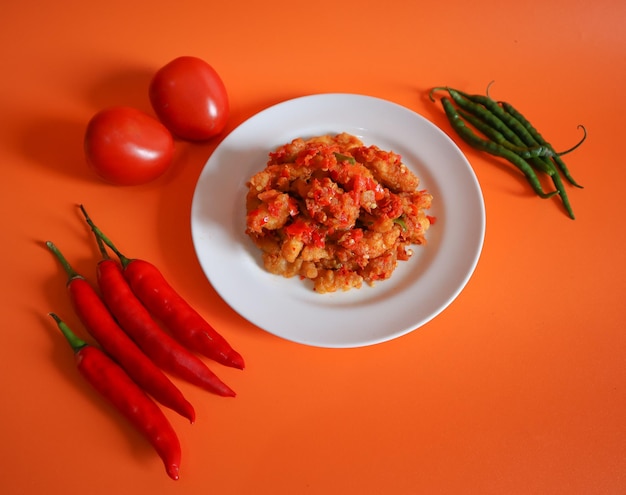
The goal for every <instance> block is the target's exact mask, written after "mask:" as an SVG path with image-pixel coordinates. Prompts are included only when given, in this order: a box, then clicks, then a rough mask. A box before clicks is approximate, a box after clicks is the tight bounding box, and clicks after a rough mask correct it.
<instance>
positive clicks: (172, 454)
mask: <svg viewBox="0 0 626 495" xmlns="http://www.w3.org/2000/svg"><path fill="white" fill-rule="evenodd" d="M80 208H81V211H82V212H83V214H84V216H85V219H86V221H87V223H88V224H89V226H90V227H91V230H92V231H93V233H94V234H95V237H96V240H97V242H98V246H99V248H100V252H101V253H102V259H101V260H100V261H99V263H98V266H97V281H98V284H97V285H98V288H99V291H98V290H97V289H96V288H95V287H94V286H93V285H92V284H91V283H90V282H89V281H88V280H87V279H86V278H85V277H83V276H82V275H80V274H79V273H77V272H76V271H74V269H73V268H72V266H71V265H70V264H69V262H68V261H67V259H66V258H65V257H64V256H63V254H62V253H61V252H60V251H59V249H58V248H57V247H56V246H55V245H54V244H53V243H52V242H49V241H48V242H47V243H46V245H47V247H48V248H49V249H50V250H51V251H52V252H53V253H54V255H55V256H56V258H57V259H58V260H59V261H60V263H61V264H62V266H63V268H64V269H65V272H66V273H67V275H68V281H67V289H68V292H69V296H70V301H71V304H72V307H73V308H74V311H75V312H76V315H77V316H78V318H79V320H80V321H81V322H82V323H83V325H84V326H85V328H86V329H87V331H88V332H89V334H90V335H91V337H92V338H93V339H94V340H95V341H96V343H95V344H94V345H92V344H88V343H87V342H85V341H84V340H82V339H80V338H79V337H77V336H76V334H74V333H73V332H72V330H71V329H70V328H69V327H68V326H67V325H66V324H65V323H64V322H63V321H62V320H61V318H60V317H59V316H57V315H56V314H55V313H50V315H51V316H52V318H54V320H55V321H56V322H57V325H58V327H59V328H60V329H61V331H62V332H63V334H64V335H65V337H66V338H67V340H68V342H69V344H70V346H71V347H72V348H73V350H74V354H75V358H76V365H77V368H78V370H79V372H80V373H81V374H82V375H83V376H84V377H85V378H86V380H87V381H88V382H89V383H90V384H91V385H92V386H93V387H94V388H95V389H96V390H97V391H98V392H99V393H100V394H101V395H102V396H103V397H105V398H106V399H107V400H109V401H110V402H111V403H112V404H113V405H114V406H115V407H116V408H117V409H118V410H119V411H120V413H121V414H122V415H123V416H125V417H126V418H127V419H128V420H129V421H130V423H131V424H132V425H133V426H134V427H135V428H136V429H137V430H138V431H139V432H140V433H142V434H143V435H144V436H145V437H146V439H147V440H148V441H149V442H150V443H151V444H152V446H153V447H154V448H155V450H156V452H157V453H158V454H159V456H160V457H161V459H162V460H163V463H164V465H165V469H166V471H167V474H168V475H169V476H170V477H171V478H172V479H175V480H176V479H178V477H179V469H180V459H181V446H180V442H179V439H178V436H177V435H176V432H175V431H174V429H173V427H172V425H171V423H170V422H169V421H168V419H167V417H166V416H165V414H164V413H163V411H162V410H161V409H160V408H159V406H158V405H157V403H159V404H161V405H162V406H165V407H167V408H170V409H172V410H173V411H175V412H177V413H178V414H180V415H182V416H183V417H185V418H187V419H188V420H189V421H190V422H192V423H193V422H194V421H195V411H194V408H193V406H192V404H191V403H190V402H189V401H187V399H185V397H184V396H183V394H182V392H181V391H180V390H179V388H178V387H177V386H176V385H175V384H174V383H173V382H172V381H171V380H170V378H169V377H168V376H167V374H171V375H173V376H176V377H178V378H180V379H182V380H185V381H187V382H189V383H192V384H194V385H196V386H198V387H201V388H203V389H205V390H207V391H209V392H211V393H215V394H217V395H220V396H223V397H234V396H235V392H234V391H233V390H232V389H231V388H230V387H228V385H226V384H225V383H224V382H222V381H221V380H220V379H219V378H218V377H217V376H216V375H215V374H214V373H213V372H212V371H211V370H210V369H209V367H208V366H207V365H206V364H205V362H204V361H203V360H202V359H201V358H200V357H199V356H198V355H202V356H205V357H207V358H210V359H212V360H214V361H216V362H218V363H220V364H222V365H225V366H230V367H233V368H238V369H243V368H244V360H243V358H242V357H241V355H240V354H239V353H238V352H237V351H235V350H234V349H233V348H232V347H231V346H230V344H229V343H228V342H227V341H226V340H225V339H224V337H222V336H221V335H220V334H219V333H218V332H217V331H216V330H215V329H214V328H213V327H212V326H211V325H210V324H209V323H208V322H207V321H206V320H205V319H204V318H203V317H202V316H201V315H200V314H199V313H198V312H197V311H196V310H195V309H194V308H192V307H191V306H190V305H189V303H187V301H185V300H184V299H183V298H182V297H181V296H180V294H178V293H177V292H176V291H175V290H174V289H173V288H172V286H171V285H170V284H169V283H168V282H167V281H166V279H165V278H164V277H163V275H162V273H161V272H160V271H159V270H158V268H157V267H156V266H154V265H153V264H151V263H149V262H147V261H144V260H140V259H131V258H127V257H126V256H124V255H123V254H122V253H121V252H120V251H119V250H118V249H117V248H116V246H115V245H114V244H113V243H112V242H111V240H110V239H109V238H108V237H106V236H105V235H104V234H103V233H102V231H101V230H100V229H99V228H98V227H97V226H96V225H95V224H94V223H93V222H92V220H91V218H90V217H89V215H88V214H87V212H86V211H85V209H84V207H83V206H82V205H81V207H80ZM106 247H109V248H110V249H111V250H112V251H113V252H114V253H115V254H116V256H117V258H118V260H114V259H112V258H110V257H109V256H108V252H107V249H106ZM166 373H167V374H166Z"/></svg>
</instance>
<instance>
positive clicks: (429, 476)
mask: <svg viewBox="0 0 626 495" xmlns="http://www.w3.org/2000/svg"><path fill="white" fill-rule="evenodd" d="M227 3H230V5H227ZM155 4H156V5H155ZM368 4H372V5H373V6H368ZM624 19H626V3H624V2H623V1H621V0H600V1H597V2H583V1H581V0H548V1H545V0H529V1H526V2H523V3H520V2H500V1H498V2H496V1H493V2H490V1H488V0H477V1H475V2H466V1H460V0H448V1H446V2H416V1H414V0H405V1H393V0H392V1H390V2H379V3H378V4H376V5H374V4H373V2H357V1H351V0H347V1H344V2H336V1H332V2H331V1H328V0H321V1H318V2H294V1H266V2H252V1H249V2H242V1H237V0H233V1H231V2H207V1H193V0H181V1H180V2H177V3H172V2H148V1H137V2H128V1H127V0H123V1H122V0H110V1H107V2H84V1H70V0H57V1H54V2H53V1H50V0H38V1H33V0H23V1H20V2H17V1H12V2H5V5H4V7H3V9H2V16H1V17H0V40H1V43H0V50H1V56H0V60H2V76H1V77H0V108H1V117H0V126H1V130H0V136H1V141H0V142H1V148H0V163H1V170H2V172H1V173H2V176H1V179H2V186H3V192H2V195H1V196H0V198H1V199H0V201H1V202H2V205H1V209H0V211H1V212H2V213H1V218H2V225H1V227H2V239H3V243H2V255H3V256H2V264H3V268H2V270H3V277H2V282H1V284H2V285H1V291H2V292H1V296H2V297H1V298H0V301H1V305H2V312H1V315H2V318H3V325H2V333H1V335H2V337H1V338H2V342H1V344H0V362H1V363H2V374H1V376H2V377H1V378H0V380H1V388H0V389H1V390H2V408H1V410H2V418H1V419H2V421H1V423H0V424H1V436H0V438H1V441H0V492H2V493H5V494H12V495H13V494H36V493H50V492H52V491H57V490H58V491H59V492H60V491H61V490H62V491H63V492H64V493H68V494H74V493H76V494H78V493H89V494H91V495H97V494H107V495H109V494H113V493H115V494H126V493H128V494H134V495H140V494H151V495H154V494H168V493H177V494H201V493H202V494H207V493H210V494H216V495H218V494H219V495H231V494H233V495H234V494H272V495H292V494H311V495H313V494H315V495H321V494H324V495H329V494H339V493H341V494H345V493H354V494H363V495H370V494H401V495H412V494H455V495H458V494H466V493H468V494H509V495H513V494H514V495H517V494H568V495H572V494H585V495H588V494H603V495H604V494H619V493H626V421H625V418H626V385H625V383H626V352H625V351H626V333H625V332H624V323H625V321H624V320H625V316H626V311H625V310H624V306H623V302H624V289H625V287H626V283H625V282H624V275H626V273H625V268H626V262H625V261H624V254H623V247H624V244H625V241H626V237H625V231H624V224H623V218H624V213H626V211H625V207H626V200H625V199H624V197H625V196H624V194H623V187H624V183H626V165H625V164H624V153H623V151H622V149H621V148H622V142H623V131H624V129H625V128H624V115H625V113H626V103H625V100H624V98H623V90H624V88H625V87H626V31H625V30H624V26H623V21H624ZM179 55H196V56H199V57H202V58H204V59H205V60H207V61H208V62H209V63H210V64H211V65H213V67H214V68H215V69H216V70H217V71H218V72H219V73H220V74H221V76H222V78H223V80H224V82H225V83H226V85H227V87H228V91H229V94H230V98H231V104H232V113H231V116H230V120H229V124H228V129H227V131H226V132H228V131H230V130H232V129H234V128H235V127H236V126H237V125H238V124H240V123H242V122H243V121H245V120H246V119H247V118H249V117H251V116H252V115H254V114H255V113H257V112H259V111H260V110H262V109H264V108H266V107H267V106H269V105H272V104H275V103H278V102H280V101H283V100H285V99H288V98H292V97H296V96H302V95H307V94H313V93H324V92H350V93H359V94H367V95H372V96H377V97H381V98H384V99H387V100H390V101H393V102H396V103H399V104H401V105H404V106H406V107H408V108H410V109H413V110H415V111H416V112H418V113H420V114H421V115H424V116H425V117H426V118H428V119H430V120H431V121H433V122H434V123H435V124H437V125H439V126H440V127H441V128H442V129H444V130H445V131H446V132H449V127H448V126H447V123H446V121H445V119H444V117H443V114H442V111H441V107H440V106H439V105H435V104H433V103H431V102H430V101H428V99H427V98H426V92H427V90H428V89H429V88H430V87H432V86H437V85H450V86H454V87H457V88H459V89H464V90H466V91H469V92H477V93H480V92H484V89H485V87H486V85H487V84H488V83H489V82H490V81H492V80H494V81H495V82H496V83H495V85H494V86H493V87H492V94H493V95H494V96H495V97H497V98H499V99H506V100H508V101H510V102H512V103H514V104H515V105H516V106H517V107H518V108H520V109H521V110H522V111H523V112H524V113H525V114H526V115H527V116H529V117H530V118H531V120H533V122H534V123H535V124H536V126H537V127H538V128H539V129H540V130H541V131H542V132H543V134H544V135H545V136H547V137H549V138H550V140H551V141H552V142H553V144H555V145H556V147H557V148H564V147H568V146H569V145H571V144H572V143H573V142H575V140H577V139H578V138H579V137H580V131H578V130H577V129H576V126H577V125H578V124H584V125H585V126H586V128H587V129H588V132H589V137H588V139H587V142H586V143H584V145H583V146H582V147H581V148H579V149H578V150H577V151H575V152H574V153H572V154H571V155H568V157H567V163H568V164H569V167H570V169H571V171H572V173H573V174H574V176H575V177H576V178H577V179H578V180H579V181H580V182H581V183H582V184H583V185H584V186H585V188H584V189H583V190H577V189H574V188H569V189H568V191H569V192H570V198H571V201H572V204H573V207H574V210H575V212H576V214H577V219H576V220H575V221H572V220H570V219H568V218H567V216H566V215H565V213H564V211H563V210H562V208H561V205H560V203H559V201H558V200H547V201H544V200H541V199H539V198H537V197H536V196H534V195H533V193H532V192H530V189H529V188H528V186H527V185H526V183H525V182H524V180H523V179H520V177H519V175H518V174H517V173H516V172H515V171H514V170H512V169H511V167H510V166H508V165H507V164H505V163H502V162H500V161H498V160H493V159H490V158H486V157H485V156H483V155H480V154H479V153H476V152H475V151H473V150H471V149H469V148H468V147H467V146H466V145H464V144H463V143H460V142H459V140H458V139H457V138H456V136H453V138H454V139H455V140H456V141H457V143H459V145H460V147H461V149H462V150H463V151H464V152H465V153H466V156H467V157H468V159H469V160H470V162H471V164H472V166H473V168H474V170H475V172H476V174H477V176H478V179H479V181H480V184H481V187H482V189H483V193H484V198H485V204H486V210H487V231H486V232H487V233H486V238H485V245H484V250H483V253H482V257H481V259H480V262H479V264H478V266H477V269H476V272H475V274H474V276H473V277H472V278H471V280H470V282H469V283H468V285H467V287H466V288H465V290H464V291H463V292H462V293H461V295H460V296H459V297H458V298H457V299H456V300H455V301H454V303H453V304H452V305H451V306H449V308H448V309H447V310H446V311H444V312H443V313H442V314H441V315H439V316H438V317H437V318H435V319H434V320H433V321H431V322H430V323H428V324H427V325H425V326H423V327H422V328H420V329H419V330H418V331H415V332H412V333H410V334H408V335H406V336H404V337H402V338H399V339H397V340H394V341H391V342H388V343H384V344H379V345H375V346H371V347H365V348H357V349H345V350H331V349H319V348H312V347H307V346H303V345H298V344H294V343H291V342H287V341H284V340H281V339H278V338H276V337H274V336H272V335H270V334H268V333H266V332H264V331H261V330H259V329H258V328H256V327H255V326H253V325H252V324H250V323H248V322H247V321H245V320H243V319H242V318H241V317H239V316H238V315H237V314H235V313H234V311H232V310H231V309H230V308H229V307H228V306H227V305H226V304H225V303H224V302H223V301H222V300H221V299H220V297H219V296H218V295H217V294H216V292H215V291H214V290H213V288H212V287H211V285H210V283H209V282H208V281H207V280H206V278H205V277H204V275H203V273H202V271H201V270H200V267H199V265H198V262H197V260H196V257H195V254H194V250H193V246H192V243H191V234H190V228H189V220H190V203H191V198H192V194H193V190H194V186H195V183H196V180H197V178H198V175H199V174H200V171H201V170H202V167H203V165H204V163H205V161H206V160H207V158H208V157H209V156H210V154H211V152H212V150H214V148H215V146H216V145H217V144H218V142H219V139H215V140H213V141H211V142H208V143H204V144H188V143H184V142H178V143H177V156H176V162H175V165H174V166H173V168H172V169H171V171H169V172H168V173H167V175H166V176H164V177H162V178H161V179H159V180H157V181H156V182H154V183H151V184H148V185H145V186H140V187H129V188H123V187H115V186H111V185H107V184H104V183H102V182H100V181H99V180H98V179H96V178H95V177H94V176H93V175H92V174H91V173H90V171H89V170H88V169H87V168H86V166H85V164H84V157H83V152H82V138H83V133H84V129H85V126H86V123H87V121H88V120H89V118H90V117H91V116H92V115H93V114H94V113H95V112H96V111H98V110H100V109H101V108H103V107H105V106H109V105H114V104H128V105H132V106H135V107H138V108H140V109H143V110H146V111H148V112H150V111H151V109H150V106H149V102H148V98H147V85H148V82H149V80H150V77H151V75H152V74H153V73H154V71H156V70H157V69H158V68H159V67H160V66H161V65H163V64H165V63H167V62H168V61H169V60H171V59H173V58H175V57H177V56H179ZM222 137H223V136H222ZM233 166H236V164H234V165H233ZM81 202H82V203H85V205H86V206H87V207H88V210H89V211H90V213H91V214H92V216H93V217H94V219H95V220H97V223H99V224H100V226H102V227H103V228H106V230H107V232H108V233H109V234H110V235H111V237H113V238H114V239H115V240H117V242H118V244H121V246H120V247H122V248H123V250H124V251H125V252H126V253H127V254H131V255H133V256H138V257H142V258H144V259H149V260H151V261H153V262H154V263H156V264H157V265H158V266H159V267H161V269H162V270H163V272H164V273H165V274H166V276H167V277H168V278H169V279H170V281H171V282H172V283H173V285H174V286H175V287H177V288H178V289H179V290H180V292H182V293H183V294H184V295H185V297H186V298H187V299H188V300H189V301H190V302H191V303H192V304H193V305H195V306H196V307H197V308H198V309H199V310H200V311H201V312H202V313H203V314H204V315H205V316H206V317H207V319H209V320H210V321H211V322H212V323H213V324H214V325H215V326H216V327H217V328H218V329H219V330H220V331H221V332H222V333H223V334H224V335H225V336H227V338H228V339H229V340H230V341H231V342H232V343H233V344H234V345H235V346H236V347H237V348H238V349H239V350H240V351H241V352H242V353H243V354H244V356H245V358H246V360H247V368H246V370H245V371H243V372H240V371H236V370H231V369H225V368H219V369H218V368H215V367H214V370H215V371H216V372H217V373H218V374H219V375H220V376H221V377H222V378H223V379H224V380H225V381H227V382H228V383H229V384H230V385H231V386H232V387H233V388H234V389H236V390H237V392H238V397H237V398H236V399H229V400H228V399H221V398H218V397H216V396H211V395H210V394H207V393H205V392H202V391H200V390H199V389H196V388H194V387H192V386H186V385H185V384H184V383H181V382H177V383H178V384H179V385H180V387H181V389H182V390H183V392H184V393H185V394H186V396H187V397H188V398H189V399H190V400H191V401H192V402H193V403H194V405H195V407H196V410H197V413H198V420H197V422H196V424H194V425H189V424H188V423H186V422H185V421H184V420H183V419H181V418H179V417H177V416H175V415H174V414H173V413H172V414H170V413H169V412H167V414H168V417H170V418H171V421H172V423H173V425H174V427H175V428H176V430H177V431H178V433H179V435H180V438H181V442H182V445H183V455H184V458H183V465H182V468H181V479H180V480H179V481H178V482H174V481H171V480H169V479H168V478H167V476H166V475H165V473H164V471H163V467H162V464H161V462H160V460H159V459H158V457H157V456H156V455H155V454H154V453H153V452H152V450H151V448H150V447H149V446H148V445H147V444H146V443H145V442H144V441H143V440H142V439H141V438H140V437H139V436H138V435H137V434H136V433H134V432H133V431H132V430H131V429H130V428H129V427H128V426H127V425H126V424H125V423H124V421H123V420H121V419H120V417H119V416H117V415H116V414H115V412H114V411H113V410H112V409H110V408H109V406H108V405H107V404H105V403H104V402H103V401H102V400H101V399H100V398H99V397H98V396H97V395H96V394H95V393H94V392H92V391H91V389H90V388H89V387H88V386H87V385H86V384H85V383H84V382H83V381H82V379H81V377H80V376H79V375H78V374H77V373H76V370H75V368H74V364H73V360H72V356H71V351H70V350H69V348H68V347H67V346H66V344H65V342H64V341H63V339H62V337H61V335H60V333H59V332H58V331H57V330H56V327H55V326H54V324H53V322H52V320H50V319H49V318H48V316H47V313H48V312H49V311H56V312H57V313H59V314H60V315H61V316H63V317H64V318H65V319H66V320H67V321H68V323H70V325H71V326H73V327H74V328H75V329H76V330H77V331H82V329H81V328H80V326H79V324H78V322H77V320H76V318H75V317H74V315H73V313H72V311H71V309H70V305H69V302H68V298H67V294H66V292H65V290H64V282H65V278H64V275H63V273H62V271H61V269H60V267H59V266H58V264H57V263H56V261H55V259H54V258H53V257H52V255H51V254H50V253H49V252H48V251H47V250H46V249H45V247H43V245H42V242H43V241H45V240H48V239H50V240H53V241H54V242H55V243H56V244H57V245H58V246H59V247H60V248H61V249H62V250H63V251H64V253H65V254H66V256H67V257H68V258H69V259H70V260H71V261H72V263H73V264H74V265H75V267H76V268H77V269H78V270H79V271H81V272H82V273H84V274H85V275H87V276H89V277H93V275H94V273H95V269H94V261H95V260H96V259H97V251H96V249H95V245H94V243H93V242H92V240H93V239H92V238H90V237H89V233H88V232H87V231H86V229H85V227H84V224H83V223H82V220H81V217H80V215H79V212H78V210H77V208H76V205H77V204H78V203H81ZM418 303H419V301H416V304H418Z"/></svg>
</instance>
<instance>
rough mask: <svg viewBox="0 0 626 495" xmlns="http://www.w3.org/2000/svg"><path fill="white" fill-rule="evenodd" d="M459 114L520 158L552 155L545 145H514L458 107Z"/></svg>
mask: <svg viewBox="0 0 626 495" xmlns="http://www.w3.org/2000/svg"><path fill="white" fill-rule="evenodd" d="M457 111H458V112H459V115H461V117H463V118H464V119H465V120H466V121H467V122H469V123H470V124H472V125H473V126H474V127H475V128H476V129H477V130H479V131H480V132H482V133H483V134H484V135H485V136H486V137H488V138H489V139H491V140H492V141H494V142H495V143H498V144H499V145H502V146H504V147H505V148H507V149H509V150H511V151H513V152H515V153H517V154H518V155H519V156H521V157H522V158H526V159H528V158H537V157H544V156H552V155H553V154H554V152H553V151H552V150H551V149H550V148H548V147H546V146H535V147H527V146H516V145H515V144H513V143H511V142H510V141H509V140H508V139H507V138H506V137H505V136H504V134H502V133H501V132H500V131H498V130H497V129H495V128H493V127H491V126H490V125H489V124H487V122H485V121H484V120H482V119H481V118H479V117H477V116H476V115H473V114H471V113H470V112H468V111H466V110H463V109H462V108H459V109H458V110H457Z"/></svg>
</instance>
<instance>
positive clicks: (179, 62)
mask: <svg viewBox="0 0 626 495" xmlns="http://www.w3.org/2000/svg"><path fill="white" fill-rule="evenodd" d="M149 97H150V102H151V103H152V107H153V108H154V111H155V112H156V114H157V116H158V117H159V119H160V120H161V122H163V124H165V126H166V127H167V128H168V129H169V130H170V131H171V132H172V133H173V134H174V135H175V136H178V137H179V138H182V139H187V140H190V141H203V140H207V139H209V138H211V137H213V136H216V135H218V134H219V133H221V132H222V131H223V130H224V127H225V126H226V123H227V121H228V116H229V111H230V106H229V101H228V94H227V92H226V87H225V86H224V82H223V81H222V79H221V78H220V76H219V74H218V73H217V72H216V71H215V69H214V68H213V67H211V66H210V65H209V64H208V63H207V62H205V61H204V60H202V59H200V58H197V57H189V56H183V57H178V58H176V59H174V60H172V61H171V62H169V63H168V64H166V65H165V66H163V67H162V68H161V69H159V70H158V71H157V72H156V74H155V75H154V77H153V78H152V81H151V82H150V87H149Z"/></svg>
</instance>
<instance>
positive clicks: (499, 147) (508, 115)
mask: <svg viewBox="0 0 626 495" xmlns="http://www.w3.org/2000/svg"><path fill="white" fill-rule="evenodd" d="M437 91H446V92H447V93H448V95H449V97H446V96H444V97H442V98H441V104H442V106H443V109H444V112H445V114H446V116H447V118H448V120H449V122H450V125H451V126H452V128H453V129H454V131H455V132H456V133H457V134H458V136H459V137H460V138H461V139H463V141H465V142H466V143H467V144H469V145H470V146H472V147H473V148H476V149H478V150H480V151H484V152H486V153H489V154H491V155H494V156H498V157H501V158H504V159H506V160H507V161H509V162H510V163H511V164H513V165H514V166H515V167H517V168H518V169H519V170H520V171H521V172H522V173H523V174H524V176H526V179H527V181H528V183H529V184H530V186H531V188H532V189H533V191H534V192H535V193H536V194H537V195H538V196H539V197H541V198H544V199H546V198H550V197H552V196H555V195H559V196H560V198H561V201H562V202H563V207H564V208H565V211H566V212H567V214H568V215H569V217H570V218H572V219H574V218H575V217H574V212H573V210H572V206H571V204H570V201H569V198H568V196H567V190H566V189H565V186H564V185H563V181H562V180H561V174H562V175H563V177H564V178H565V179H566V180H567V181H568V182H569V183H570V184H571V185H573V186H575V187H581V186H580V185H579V184H578V183H577V182H576V181H575V180H574V178H573V177H572V175H571V173H570V171H569V169H568V168H567V166H566V164H565V162H564V161H563V159H562V158H561V157H562V156H563V155H565V154H567V153H570V152H572V151H574V150H575V149H576V148H578V147H579V146H580V145H581V144H582V143H583V142H584V141H585V139H586V138H587V131H586V129H585V127H584V126H582V125H579V126H578V127H579V128H580V129H582V131H583V137H582V138H581V139H580V140H579V141H578V143H576V144H575V145H574V146H572V147H571V148H569V149H567V150H565V151H561V152H557V151H556V150H555V149H554V147H553V146H552V145H551V144H550V143H549V142H547V141H546V140H545V139H544V138H543V137H542V135H541V134H540V133H539V132H538V131H537V129H536V128H535V127H534V126H533V125H532V124H531V123H530V121H529V120H528V119H527V118H526V117H524V115H522V114H521V113H520V112H519V111H518V110H517V109H516V108H515V107H514V106H513V105H511V104H510V103H508V102H503V101H496V100H494V99H492V98H491V97H490V96H489V91H487V94H485V95H475V94H468V93H465V92H463V91H460V90H458V89H454V88H450V87H448V86H441V87H436V88H433V89H432V90H431V91H430V99H431V100H432V101H435V98H434V93H436V92H437ZM475 131H478V133H476V132H475ZM537 172H539V173H543V174H546V175H548V176H549V177H550V179H551V180H552V182H553V184H554V187H555V189H554V190H553V191H548V192H546V191H544V189H543V187H542V185H541V181H540V180H539V177H538V176H537Z"/></svg>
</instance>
